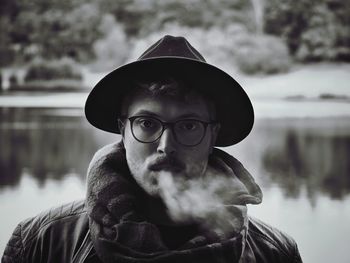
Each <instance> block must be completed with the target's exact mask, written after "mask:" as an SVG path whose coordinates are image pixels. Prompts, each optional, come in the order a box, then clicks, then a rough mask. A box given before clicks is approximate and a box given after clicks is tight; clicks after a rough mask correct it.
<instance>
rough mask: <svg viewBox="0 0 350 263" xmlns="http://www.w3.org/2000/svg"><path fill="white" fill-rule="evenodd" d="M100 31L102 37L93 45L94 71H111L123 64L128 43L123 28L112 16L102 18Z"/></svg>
mask: <svg viewBox="0 0 350 263" xmlns="http://www.w3.org/2000/svg"><path fill="white" fill-rule="evenodd" d="M99 29H100V31H101V32H103V37H102V38H101V39H99V40H97V41H96V42H95V43H94V44H93V50H94V53H95V56H96V61H95V63H94V67H95V69H97V70H99V71H103V70H111V69H113V68H115V67H117V66H120V65H121V64H123V63H124V62H125V60H126V58H127V56H128V53H129V49H130V47H129V43H128V40H127V36H126V34H125V32H124V28H123V26H122V25H121V24H119V23H117V22H116V21H115V19H114V17H113V16H112V15H105V16H104V17H103V18H102V22H101V25H100V28H99Z"/></svg>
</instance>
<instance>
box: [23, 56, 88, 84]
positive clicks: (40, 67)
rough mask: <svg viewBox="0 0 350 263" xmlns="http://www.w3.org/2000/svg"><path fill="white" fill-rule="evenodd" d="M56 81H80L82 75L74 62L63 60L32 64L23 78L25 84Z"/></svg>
mask: <svg viewBox="0 0 350 263" xmlns="http://www.w3.org/2000/svg"><path fill="white" fill-rule="evenodd" d="M57 79H64V80H67V79H70V80H81V79H82V74H81V72H80V70H79V69H78V67H77V65H76V64H75V63H74V61H72V60H71V59H67V58H65V59H61V60H54V61H45V62H44V61H39V62H34V63H33V64H32V65H30V66H29V68H28V70H27V73H26V75H25V77H24V80H25V81H26V82H28V81H37V80H44V81H48V80H57Z"/></svg>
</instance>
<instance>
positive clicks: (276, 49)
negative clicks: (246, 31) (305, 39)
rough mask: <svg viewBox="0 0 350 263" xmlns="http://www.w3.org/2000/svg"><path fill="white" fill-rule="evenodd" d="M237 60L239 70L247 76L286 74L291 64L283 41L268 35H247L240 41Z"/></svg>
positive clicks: (237, 47) (236, 55) (236, 54)
mask: <svg viewBox="0 0 350 263" xmlns="http://www.w3.org/2000/svg"><path fill="white" fill-rule="evenodd" d="M235 59H236V63H237V65H238V67H239V69H240V70H241V71H242V72H244V73H247V74H256V73H264V74H274V73H278V72H285V71H287V70H288V69H289V67H290V64H291V60H290V57H289V54H288V48H287V46H286V45H285V44H284V43H283V41H282V40H281V39H279V38H277V37H273V36H267V35H257V36H254V35H245V36H243V38H241V39H238V41H237V43H236V48H235Z"/></svg>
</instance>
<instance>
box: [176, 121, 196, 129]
mask: <svg viewBox="0 0 350 263" xmlns="http://www.w3.org/2000/svg"><path fill="white" fill-rule="evenodd" d="M180 128H181V129H182V130H185V131H194V130H196V129H197V128H198V124H197V123H196V122H190V121H186V122H183V123H181V125H180Z"/></svg>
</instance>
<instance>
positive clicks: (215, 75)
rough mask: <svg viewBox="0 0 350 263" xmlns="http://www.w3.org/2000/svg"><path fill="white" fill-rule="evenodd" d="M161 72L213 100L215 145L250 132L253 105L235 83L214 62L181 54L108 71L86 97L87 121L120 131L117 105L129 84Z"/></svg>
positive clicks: (243, 136)
mask: <svg viewBox="0 0 350 263" xmlns="http://www.w3.org/2000/svg"><path fill="white" fill-rule="evenodd" d="M164 75H167V76H173V77H176V76H180V77H181V78H182V79H184V78H185V79H188V80H189V81H191V82H192V83H193V84H192V83H191V84H192V85H191V87H193V89H195V90H197V91H198V92H199V93H203V94H205V95H206V96H208V97H209V98H210V99H211V100H212V101H213V102H214V104H215V106H216V116H217V121H218V122H219V123H220V124H221V128H220V131H219V134H218V137H217V141H216V144H215V146H221V147H224V146H230V145H233V144H236V143H238V142H240V141H242V140H243V139H244V138H245V137H246V136H247V135H248V134H249V133H250V131H251V129H252V127H253V123H254V111H253V106H252V104H251V101H250V99H249V97H248V95H247V94H246V93H245V91H244V90H243V88H242V87H241V86H240V85H239V84H238V82H237V81H235V80H234V79H233V78H232V77H231V76H230V75H228V74H227V73H226V72H224V71H222V70H221V69H219V68H217V67H215V66H213V65H210V64H208V63H205V62H201V61H197V60H193V59H186V58H182V57H158V58H151V59H144V60H139V61H135V62H132V63H129V64H126V65H124V66H121V67H119V68H117V69H115V70H114V71H112V72H110V73H109V74H107V75H106V76H105V77H104V78H103V79H101V80H100V81H99V82H98V83H97V84H96V85H95V87H94V88H93V89H92V91H91V92H90V94H89V96H88V98H87V100H86V104H85V116H86V118H87V120H88V121H89V122H90V123H91V124H92V125H93V126H95V127H96V128H99V129H101V130H104V131H107V132H112V133H118V134H120V131H119V128H118V121H117V120H118V118H119V117H120V107H121V103H122V99H123V97H124V96H125V94H126V93H128V91H129V90H130V89H131V88H132V83H134V82H135V80H147V79H149V80H152V79H153V80H154V79H156V78H157V76H158V77H159V76H164Z"/></svg>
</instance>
